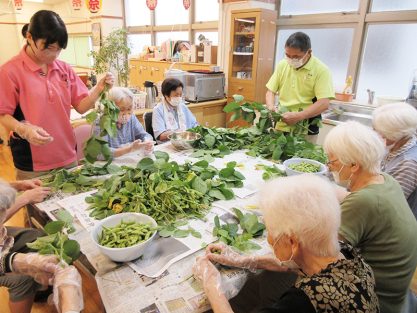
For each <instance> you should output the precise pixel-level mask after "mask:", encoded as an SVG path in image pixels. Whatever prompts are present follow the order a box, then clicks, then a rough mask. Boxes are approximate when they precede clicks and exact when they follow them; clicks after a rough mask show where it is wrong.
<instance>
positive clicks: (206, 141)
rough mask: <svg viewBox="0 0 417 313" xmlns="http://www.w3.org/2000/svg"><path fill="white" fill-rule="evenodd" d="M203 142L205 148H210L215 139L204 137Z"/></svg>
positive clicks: (210, 136)
mask: <svg viewBox="0 0 417 313" xmlns="http://www.w3.org/2000/svg"><path fill="white" fill-rule="evenodd" d="M204 141H205V143H206V145H207V147H209V148H212V147H213V146H214V143H215V142H216V138H214V137H213V136H212V135H208V134H207V135H205V136H204Z"/></svg>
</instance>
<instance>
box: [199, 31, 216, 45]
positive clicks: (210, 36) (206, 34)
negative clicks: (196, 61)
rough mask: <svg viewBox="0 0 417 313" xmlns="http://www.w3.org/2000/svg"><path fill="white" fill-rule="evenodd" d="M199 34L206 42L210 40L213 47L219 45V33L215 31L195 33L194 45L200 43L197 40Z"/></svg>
mask: <svg viewBox="0 0 417 313" xmlns="http://www.w3.org/2000/svg"><path fill="white" fill-rule="evenodd" d="M200 34H201V35H203V36H204V37H206V38H207V39H208V40H210V41H211V43H212V45H213V46H217V45H218V44H219V33H218V32H217V31H211V32H210V31H207V32H206V31H204V32H200V31H196V32H195V33H194V44H196V45H197V44H199V43H200V41H199V40H198V36H200Z"/></svg>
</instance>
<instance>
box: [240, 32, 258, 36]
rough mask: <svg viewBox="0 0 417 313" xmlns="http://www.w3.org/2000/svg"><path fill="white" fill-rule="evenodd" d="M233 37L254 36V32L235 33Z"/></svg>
mask: <svg viewBox="0 0 417 313" xmlns="http://www.w3.org/2000/svg"><path fill="white" fill-rule="evenodd" d="M235 36H255V32H236V33H235Z"/></svg>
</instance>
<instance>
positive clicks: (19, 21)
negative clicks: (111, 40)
mask: <svg viewBox="0 0 417 313" xmlns="http://www.w3.org/2000/svg"><path fill="white" fill-rule="evenodd" d="M122 1H123V0H104V1H103V7H102V9H101V11H100V12H98V13H96V14H92V13H90V12H89V11H88V10H87V8H86V6H85V2H84V1H83V7H82V8H81V10H79V11H75V10H73V9H72V6H71V4H70V2H69V1H59V0H57V1H56V3H55V4H49V5H47V4H42V3H34V2H24V3H23V8H22V10H20V11H17V12H16V11H15V10H14V8H13V6H12V4H11V2H10V1H9V0H0V36H1V38H2V42H7V45H4V44H3V45H0V65H1V64H3V63H4V62H6V61H7V60H9V59H10V58H12V57H13V56H14V55H16V54H17V53H19V50H20V49H21V47H23V45H24V44H25V41H24V40H23V38H22V35H21V29H22V27H23V25H24V24H26V23H29V20H30V17H31V16H32V15H33V13H35V12H36V11H39V10H52V11H55V12H57V13H58V14H59V15H60V16H61V18H62V19H63V20H64V22H65V24H66V26H67V30H68V33H69V34H90V33H91V23H100V24H101V34H102V36H106V35H107V34H108V33H110V32H111V31H112V30H114V29H116V28H121V27H123V5H122ZM9 3H10V5H9ZM80 70H82V71H85V69H80Z"/></svg>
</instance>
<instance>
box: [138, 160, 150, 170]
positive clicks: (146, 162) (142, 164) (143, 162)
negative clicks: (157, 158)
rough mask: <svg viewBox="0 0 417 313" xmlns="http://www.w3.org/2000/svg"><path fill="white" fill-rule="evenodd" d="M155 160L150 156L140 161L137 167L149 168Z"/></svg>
mask: <svg viewBox="0 0 417 313" xmlns="http://www.w3.org/2000/svg"><path fill="white" fill-rule="evenodd" d="M153 164H154V161H153V160H152V159H150V158H144V159H142V160H140V161H139V163H138V165H137V168H139V169H141V170H147V169H150V168H152V167H153Z"/></svg>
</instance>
